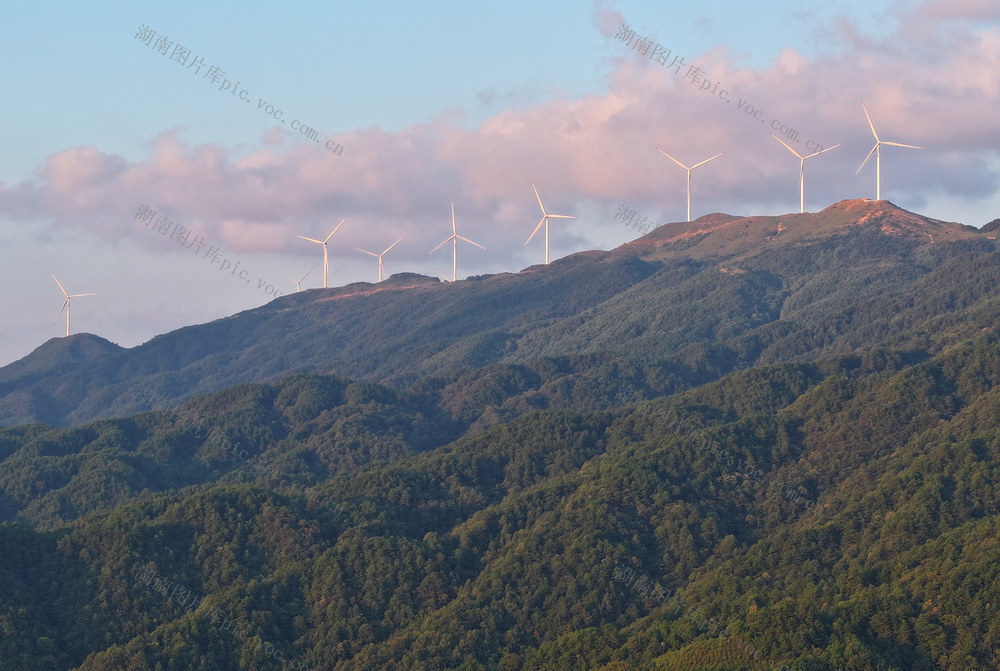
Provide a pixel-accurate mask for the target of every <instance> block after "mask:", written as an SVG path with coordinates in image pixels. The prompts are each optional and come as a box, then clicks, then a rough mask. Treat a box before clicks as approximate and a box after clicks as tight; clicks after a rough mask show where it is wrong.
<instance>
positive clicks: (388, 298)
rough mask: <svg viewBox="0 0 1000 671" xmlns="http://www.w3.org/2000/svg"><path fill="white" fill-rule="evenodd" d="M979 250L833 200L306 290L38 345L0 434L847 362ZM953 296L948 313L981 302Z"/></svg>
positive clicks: (17, 374)
mask: <svg viewBox="0 0 1000 671" xmlns="http://www.w3.org/2000/svg"><path fill="white" fill-rule="evenodd" d="M993 237H994V236H991V235H988V234H987V233H982V232H980V231H977V230H976V229H975V228H972V227H970V226H963V225H960V224H953V223H946V222H941V221H937V220H933V219H928V218H926V217H921V216H919V215H916V214H913V213H910V212H906V211H905V210H901V209H899V208H897V207H896V206H894V205H892V204H891V203H889V202H887V201H869V200H849V201H841V202H839V203H836V204H834V205H832V206H830V207H828V208H826V209H825V210H823V211H822V212H819V213H815V214H789V215H782V216H778V217H733V216H729V215H724V214H712V215H707V216H705V217H702V218H700V219H697V220H695V221H693V222H684V223H675V224H667V225H664V226H661V227H659V228H658V229H656V230H655V231H653V232H651V233H649V234H648V235H646V236H644V237H642V238H640V239H638V240H636V241H633V242H631V243H628V244H625V245H622V246H621V247H619V248H617V249H615V250H613V251H611V252H584V253H580V254H574V255H572V256H569V257H567V258H564V259H560V260H558V261H555V262H553V263H552V264H551V265H548V266H532V267H530V268H527V269H525V270H523V271H521V272H519V273H514V274H509V273H504V274H500V275H492V276H482V277H476V278H470V279H469V280H466V281H462V282H457V283H447V284H443V283H440V282H438V281H437V280H436V279H432V278H427V277H423V276H420V275H414V274H400V275H394V276H393V277H391V278H390V279H388V280H387V281H385V282H382V283H380V284H378V285H372V284H368V283H364V282H361V283H355V284H351V285H348V286H345V287H340V288H335V289H325V290H324V289H312V290H308V291H305V292H301V293H297V294H293V295H290V296H287V297H283V298H279V299H276V300H274V301H272V302H271V303H268V304H267V305H264V306H262V307H260V308H257V309H253V310H247V311H245V312H241V313H239V314H236V315H233V316H232V317H228V318H225V319H220V320H216V321H214V322H210V323H207V324H202V325H197V326H190V327H187V328H183V329H179V330H177V331H174V332H171V333H167V334H164V335H161V336H157V337H156V338H153V339H152V340H150V341H149V342H147V343H144V344H143V345H140V346H138V347H134V348H131V349H127V350H125V349H121V348H118V347H117V346H115V345H112V344H111V343H108V342H107V341H104V340H102V339H100V338H99V337H97V336H93V335H89V334H81V335H76V336H72V337H70V338H58V339H53V340H52V341H49V342H48V343H46V344H45V345H43V346H42V347H40V348H39V349H38V350H36V351H35V352H33V353H32V354H30V355H29V356H27V357H25V358H24V359H22V360H21V361H18V362H15V363H13V364H10V365H9V366H6V367H4V368H2V369H0V424H2V425H11V424H17V423H24V422H30V421H42V422H45V423H49V424H55V425H72V424H79V423H81V422H85V421H89V420H92V419H96V418H100V417H109V416H124V415H127V414H130V413H134V412H139V411H142V410H148V409H152V408H168V407H174V406H176V405H178V404H179V403H181V402H183V401H184V400H185V399H187V398H189V397H191V396H193V395H195V394H199V393H206V392H211V391H216V390H220V389H224V388H226V387H227V386H230V385H233V384H237V383H241V382H252V381H265V380H277V379H279V378H281V377H282V376H285V375H288V374H290V373H293V372H314V373H333V374H337V375H342V376H345V377H348V378H351V379H358V380H369V381H376V382H381V383H386V384H390V385H393V386H397V387H401V388H402V387H405V386H406V385H408V384H411V383H413V382H414V381H416V380H418V379H420V378H424V377H427V376H433V375H438V374H441V373H445V372H449V371H454V370H458V369H462V368H465V367H478V366H483V365H487V364H491V363H524V362H529V361H536V360H538V359H540V358H545V357H551V356H565V355H574V354H583V353H608V354H613V355H615V356H620V357H624V358H627V359H630V360H632V361H635V362H637V363H646V364H649V363H653V362H663V361H670V362H672V363H674V364H676V365H677V366H680V367H682V368H685V369H686V370H687V373H688V374H689V375H692V376H693V377H691V380H690V381H691V382H699V383H700V382H702V381H705V379H707V378H705V375H708V376H710V377H711V376H715V377H717V376H718V375H720V374H722V373H725V372H729V371H731V370H735V369H737V368H739V367H744V366H748V365H753V364H754V363H757V362H764V361H774V360H778V359H780V358H788V357H810V356H815V355H817V354H819V353H825V354H826V353H832V352H844V351H850V349H851V348H852V347H853V345H852V344H851V343H852V342H855V340H854V338H855V337H856V333H855V332H856V331H857V330H858V329H863V325H862V324H860V323H858V322H857V320H856V315H855V314H854V313H855V312H857V311H862V312H865V311H872V310H881V309H895V308H893V307H892V303H893V301H897V300H904V301H907V307H906V309H907V310H910V311H911V312H916V313H921V314H920V318H933V315H931V314H929V313H928V312H927V311H929V310H932V309H933V308H932V307H931V306H930V305H929V304H928V301H929V300H934V297H933V296H929V295H928V293H927V292H928V291H930V290H933V287H934V286H935V285H936V283H940V281H941V280H942V277H943V275H947V274H950V273H954V272H968V270H969V268H968V265H967V261H955V260H954V259H955V258H956V257H959V256H961V255H968V254H971V255H973V256H971V257H969V259H968V261H971V260H972V259H973V258H974V259H975V263H978V264H983V265H984V266H986V267H984V268H982V269H979V270H978V271H977V274H981V273H988V274H993V273H995V270H994V269H993V267H992V265H993V264H992V261H991V259H993V258H994V257H993V255H992V252H994V251H995V250H996V242H995V240H994V239H993ZM970 279H971V278H970ZM974 284H976V285H978V284H979V282H978V280H975V281H974ZM918 287H919V288H918ZM970 290H971V291H972V293H970V294H969V295H968V296H965V297H964V298H963V302H962V303H961V304H960V305H959V306H958V307H959V308H960V309H977V308H976V302H977V301H979V300H981V299H982V298H983V297H984V294H982V293H981V292H979V293H977V292H976V291H975V289H973V288H972V287H970ZM890 297H892V298H890ZM848 306H851V308H850V309H849V310H848ZM845 310H846V312H845ZM903 326H904V324H902V323H897V324H896V326H890V327H889V330H888V331H887V332H886V333H884V334H883V335H884V336H885V337H886V338H888V339H889V340H890V341H894V342H905V341H906V340H907V339H908V338H913V337H916V334H917V333H918V332H920V330H921V328H923V327H922V326H920V325H917V324H905V327H906V328H902V327H903ZM820 331H821V332H822V333H823V336H822V341H818V340H816V338H817V335H816V334H817V332H820ZM692 348H693V349H692ZM703 350H711V352H712V357H710V359H711V364H708V365H706V361H707V360H701V359H700V357H701V356H702V354H701V353H700V352H702V351H703ZM692 352H697V353H695V354H692ZM694 360H697V363H693V364H692V361H694Z"/></svg>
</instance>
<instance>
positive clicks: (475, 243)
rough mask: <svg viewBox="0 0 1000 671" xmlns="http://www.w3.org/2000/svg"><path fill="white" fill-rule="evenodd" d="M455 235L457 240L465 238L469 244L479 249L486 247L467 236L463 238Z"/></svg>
mask: <svg viewBox="0 0 1000 671" xmlns="http://www.w3.org/2000/svg"><path fill="white" fill-rule="evenodd" d="M455 237H456V238H458V239H459V240H465V241H466V242H468V243H469V244H472V245H475V246H476V247H479V248H480V249H486V248H485V247H483V246H482V245H481V244H479V243H478V242H472V240H469V239H468V238H463V237H462V236H461V235H456V236H455Z"/></svg>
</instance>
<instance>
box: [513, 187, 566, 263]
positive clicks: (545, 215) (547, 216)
mask: <svg viewBox="0 0 1000 671" xmlns="http://www.w3.org/2000/svg"><path fill="white" fill-rule="evenodd" d="M531 188H532V189H535V185H534V184H532V185H531ZM535 198H537V199H538V207H540V208H542V220H541V221H539V222H538V226H535V230H533V231H532V232H531V235H529V236H528V239H527V240H525V241H524V246H525V247H527V246H528V243H529V242H531V239H532V238H533V237H535V233H537V232H538V229H539V228H541V227H542V224H545V265H549V219H576V217H571V216H569V215H568V214H549V213H548V212H546V211H545V206H544V205H542V197H541V196H539V195H538V189H535Z"/></svg>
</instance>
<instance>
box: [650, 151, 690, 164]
mask: <svg viewBox="0 0 1000 671" xmlns="http://www.w3.org/2000/svg"><path fill="white" fill-rule="evenodd" d="M656 151H658V152H660V153H661V154H663V155H664V156H666V157H667V158H669V159H670V160H671V161H673V162H674V163H676V164H677V165H679V166H680V167H682V168H684V169H685V170H689V169H690V168H688V167H687V166H686V165H684V164H683V163H681V162H680V161H678V160H677V159H676V158H674V157H673V156H671V155H670V154H668V153H667V152H665V151H663V150H662V149H660V148H659V147H657V148H656Z"/></svg>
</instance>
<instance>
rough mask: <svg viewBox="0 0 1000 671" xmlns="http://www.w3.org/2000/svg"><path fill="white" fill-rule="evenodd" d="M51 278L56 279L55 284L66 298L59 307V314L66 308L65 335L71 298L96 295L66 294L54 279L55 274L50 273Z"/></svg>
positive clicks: (67, 330) (67, 327) (59, 283)
mask: <svg viewBox="0 0 1000 671" xmlns="http://www.w3.org/2000/svg"><path fill="white" fill-rule="evenodd" d="M49 275H52V273H49ZM52 279H54V280H56V284H58V285H59V290H60V291H61V292H63V296H65V297H66V300H65V301H63V304H62V307H61V308H59V314H62V311H63V310H66V335H67V336H69V312H70V307H71V303H72V301H73V299H74V298H80V297H81V296H96V295H97V294H68V293H66V290H65V289H63V285H62V283H61V282H60V281H59V280H58V279H56V276H55V275H52Z"/></svg>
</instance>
